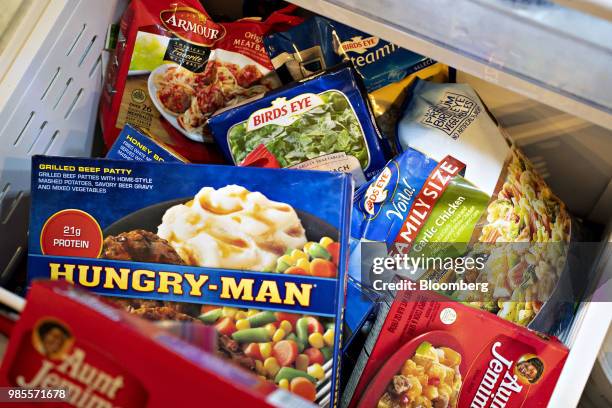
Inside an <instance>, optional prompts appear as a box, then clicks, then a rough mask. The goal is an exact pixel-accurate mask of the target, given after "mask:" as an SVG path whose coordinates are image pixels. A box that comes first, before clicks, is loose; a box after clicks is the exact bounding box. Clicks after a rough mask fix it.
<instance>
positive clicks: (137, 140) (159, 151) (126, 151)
mask: <svg viewBox="0 0 612 408" xmlns="http://www.w3.org/2000/svg"><path fill="white" fill-rule="evenodd" d="M106 158H107V159H115V160H136V161H156V162H164V161H166V162H186V161H187V159H185V158H184V157H182V156H181V155H180V154H178V153H175V152H173V151H171V150H169V149H168V148H167V147H165V146H162V145H161V144H159V143H158V142H156V141H155V139H153V137H151V136H149V135H148V134H147V132H145V131H144V130H142V129H140V128H137V127H134V126H132V125H130V124H127V125H125V126H124V127H123V129H122V130H121V133H120V134H119V136H118V137H117V140H115V142H114V143H113V145H112V146H111V148H110V149H108V153H106Z"/></svg>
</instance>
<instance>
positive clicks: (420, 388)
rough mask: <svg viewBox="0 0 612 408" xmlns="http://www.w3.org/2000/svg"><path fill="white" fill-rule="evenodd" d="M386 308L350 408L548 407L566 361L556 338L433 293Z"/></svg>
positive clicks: (412, 294) (349, 391)
mask: <svg viewBox="0 0 612 408" xmlns="http://www.w3.org/2000/svg"><path fill="white" fill-rule="evenodd" d="M380 309H381V310H380V311H379V314H378V318H377V322H376V323H375V324H374V328H373V329H372V332H371V333H370V336H369V338H368V340H367V341H366V346H365V347H364V349H363V350H362V353H361V355H360V357H359V360H358V362H357V364H356V367H355V369H354V370H353V373H352V375H351V378H350V380H349V383H348V385H347V387H346V390H345V392H344V393H343V396H342V403H341V406H343V407H347V406H348V407H351V408H354V407H358V408H371V407H377V408H396V407H435V408H456V407H460V408H463V407H470V408H489V407H491V408H519V407H545V406H546V405H547V402H548V401H549V399H550V396H551V394H552V392H553V389H554V387H555V384H556V382H557V379H558V378H559V374H560V373H561V369H562V368H563V364H564V363H565V359H566V358H567V353H568V351H567V349H566V348H565V346H563V345H562V344H561V343H560V342H558V341H557V340H556V339H554V338H548V337H545V336H543V335H539V334H536V333H535V332H532V331H529V330H528V329H525V328H523V327H520V326H517V325H515V324H513V323H510V322H508V321H505V320H502V319H500V318H499V317H497V316H493V315H491V314H490V313H488V312H486V311H482V310H477V309H473V308H471V307H469V306H465V305H463V304H461V303H457V302H454V301H450V300H449V299H448V298H445V297H442V296H440V295H438V294H436V293H433V292H420V291H403V292H398V293H397V295H396V296H395V297H393V296H392V295H388V296H387V298H386V299H385V301H384V302H382V303H381V305H380Z"/></svg>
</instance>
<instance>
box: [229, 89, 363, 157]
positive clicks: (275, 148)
mask: <svg viewBox="0 0 612 408" xmlns="http://www.w3.org/2000/svg"><path fill="white" fill-rule="evenodd" d="M319 96H320V97H321V99H322V100H323V102H324V104H323V105H320V106H317V107H315V108H313V109H311V110H309V111H307V112H305V113H303V114H301V115H300V117H299V118H298V119H297V120H296V121H295V122H293V123H292V124H291V125H289V126H279V125H276V124H270V125H266V126H263V127H261V128H259V129H255V130H253V131H251V132H247V122H246V121H245V122H242V123H239V124H237V125H235V126H233V127H232V128H231V129H230V131H229V132H228V142H229V147H230V150H231V152H232V158H233V159H234V161H235V162H236V163H240V162H241V161H242V160H243V159H244V158H245V157H246V155H247V154H249V153H250V152H251V151H252V150H254V149H255V148H256V147H257V146H259V145H260V144H263V145H265V146H266V148H267V149H268V150H269V151H270V152H272V154H274V156H276V159H277V160H278V162H279V163H280V165H281V166H282V167H290V166H294V165H296V164H300V163H303V162H305V161H306V160H310V159H314V158H316V157H320V156H323V155H326V154H330V153H340V152H344V153H346V154H347V155H351V156H354V157H355V158H356V159H357V160H359V163H360V164H361V167H362V168H363V169H365V168H367V167H368V161H369V157H368V150H367V146H366V141H365V137H364V134H363V130H362V129H361V125H360V124H359V120H358V119H357V117H356V116H355V112H354V111H353V109H352V107H351V106H350V104H349V101H348V100H347V99H346V97H345V96H344V95H343V94H342V93H340V92H338V91H327V92H323V93H321V94H319Z"/></svg>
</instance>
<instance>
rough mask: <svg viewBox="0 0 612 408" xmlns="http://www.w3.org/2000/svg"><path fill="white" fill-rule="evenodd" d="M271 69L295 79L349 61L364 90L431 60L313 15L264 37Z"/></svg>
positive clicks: (398, 78)
mask: <svg viewBox="0 0 612 408" xmlns="http://www.w3.org/2000/svg"><path fill="white" fill-rule="evenodd" d="M264 43H265V45H266V48H267V50H268V54H269V55H270V57H271V58H272V64H273V65H274V68H276V69H277V70H280V71H281V72H285V73H288V74H289V75H290V76H291V78H293V79H294V80H298V79H301V78H304V77H307V76H309V75H312V74H314V73H317V72H320V71H322V70H325V69H326V68H330V67H332V66H334V65H336V64H338V63H340V62H342V61H343V60H350V61H351V62H352V63H353V65H354V67H355V69H356V70H357V71H358V72H359V74H360V75H361V76H362V78H363V80H364V83H365V85H366V88H367V90H368V92H372V91H374V90H376V89H378V88H381V87H383V86H385V85H388V84H390V83H393V82H396V81H399V80H401V79H402V78H404V77H405V76H406V75H408V74H411V73H413V72H416V71H419V70H421V69H423V68H425V67H427V66H429V65H432V64H434V63H435V61H433V60H431V59H430V58H427V57H423V56H422V55H419V54H415V53H414V52H412V51H408V50H406V49H403V48H401V47H398V46H397V45H395V44H393V43H390V42H387V41H385V40H383V39H381V38H378V37H375V36H372V35H370V34H367V33H364V32H363V31H359V30H357V29H354V28H352V27H349V26H346V25H344V24H341V23H338V22H337V21H332V20H328V19H326V18H323V17H320V16H314V17H312V18H310V19H308V20H306V21H305V22H304V23H302V24H300V25H298V26H295V27H293V28H291V29H289V30H287V31H285V32H282V33H273V34H270V35H268V36H266V37H264Z"/></svg>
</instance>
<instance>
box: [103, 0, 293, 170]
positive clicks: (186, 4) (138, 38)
mask: <svg viewBox="0 0 612 408" xmlns="http://www.w3.org/2000/svg"><path fill="white" fill-rule="evenodd" d="M299 22H301V19H300V18H298V17H294V16H288V15H285V14H282V12H279V13H274V14H273V15H272V16H270V21H269V22H266V21H264V22H262V21H257V20H251V19H244V20H240V21H237V22H232V23H222V24H217V23H215V22H214V21H212V20H211V19H210V17H209V16H208V14H207V13H206V12H205V10H204V9H203V8H202V6H201V4H200V2H198V1H196V0H181V1H179V2H175V1H169V0H163V1H154V0H135V1H132V2H130V4H129V5H128V8H127V10H126V12H125V13H124V15H123V18H122V20H121V25H120V32H119V40H118V45H117V48H116V50H115V55H114V57H113V58H112V61H113V62H112V63H111V64H109V68H108V72H107V74H106V79H105V86H104V89H103V92H104V93H103V97H102V102H101V107H100V110H101V119H102V130H103V133H104V140H105V142H106V145H107V146H108V147H110V146H111V145H112V144H113V142H114V141H115V139H116V138H117V136H118V134H119V132H120V130H121V129H122V128H123V126H124V125H125V124H128V123H129V124H132V125H135V126H138V127H141V128H143V129H145V130H147V131H150V132H151V134H153V135H155V137H156V138H158V139H159V141H160V142H162V143H164V144H165V145H167V146H169V147H170V148H172V149H174V150H176V151H177V152H178V153H179V154H181V155H183V156H184V157H186V158H187V159H188V160H190V161H192V162H219V161H221V156H220V155H219V152H218V151H217V150H216V149H215V148H214V146H213V145H207V144H203V143H202V142H212V138H211V137H210V134H209V133H208V132H207V131H206V129H205V123H206V119H207V118H208V117H209V116H210V115H211V114H212V113H213V112H214V111H216V110H217V109H219V108H222V107H225V106H231V105H233V104H236V103H237V102H238V101H240V100H242V99H246V98H249V97H251V96H254V95H257V94H260V93H263V92H265V91H267V90H269V89H272V88H275V87H277V86H278V85H279V84H280V83H279V81H278V79H277V77H276V75H275V74H274V70H273V67H272V63H271V62H270V59H269V58H268V56H267V54H266V51H265V48H264V46H263V43H262V36H263V35H264V34H266V33H268V32H269V31H270V30H272V29H274V28H275V27H276V26H278V27H281V28H285V27H286V26H291V25H293V24H297V23H299Z"/></svg>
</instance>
